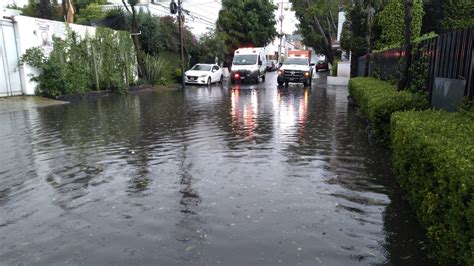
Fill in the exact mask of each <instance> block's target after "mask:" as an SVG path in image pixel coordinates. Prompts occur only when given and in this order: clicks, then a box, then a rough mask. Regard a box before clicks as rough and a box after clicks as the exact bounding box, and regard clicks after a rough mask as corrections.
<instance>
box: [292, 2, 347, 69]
mask: <svg viewBox="0 0 474 266" xmlns="http://www.w3.org/2000/svg"><path fill="white" fill-rule="evenodd" d="M291 3H292V4H293V10H294V11H295V14H296V17H297V18H298V20H299V22H300V24H299V26H298V30H299V31H300V32H301V34H302V35H303V42H304V43H305V44H306V45H307V46H311V47H312V48H313V49H314V50H315V51H316V53H322V54H325V55H326V57H327V59H328V60H329V61H330V62H331V63H332V62H333V59H334V56H333V51H332V42H333V40H334V39H335V38H336V34H337V24H336V22H335V20H334V19H333V18H334V17H336V15H337V12H338V8H339V7H338V3H337V1H329V0H291ZM335 29H336V30H335Z"/></svg>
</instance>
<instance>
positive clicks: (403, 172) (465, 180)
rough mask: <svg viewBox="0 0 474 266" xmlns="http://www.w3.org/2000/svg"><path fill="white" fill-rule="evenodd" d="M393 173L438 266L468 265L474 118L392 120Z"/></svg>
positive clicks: (473, 244)
mask: <svg viewBox="0 0 474 266" xmlns="http://www.w3.org/2000/svg"><path fill="white" fill-rule="evenodd" d="M391 127H392V148H393V167H394V172H395V174H396V176H397V178H398V181H399V183H400V186H401V188H402V190H404V192H405V195H406V197H407V199H408V201H409V202H410V204H411V205H412V207H413V208H414V209H415V211H416V214H417V216H418V219H419V221H420V223H421V224H422V225H423V226H424V227H425V228H426V230H427V234H428V239H429V240H430V242H431V247H432V253H433V255H434V257H435V258H436V259H437V260H438V262H439V263H440V264H442V265H474V137H473V133H474V112H470V113H469V112H464V113H447V112H443V111H422V112H414V111H409V112H400V113H395V114H394V115H393V116H392V121H391Z"/></svg>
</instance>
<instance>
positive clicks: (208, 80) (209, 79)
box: [207, 77, 212, 87]
mask: <svg viewBox="0 0 474 266" xmlns="http://www.w3.org/2000/svg"><path fill="white" fill-rule="evenodd" d="M211 84H212V82H211V78H210V77H209V78H208V79H207V86H208V87H210V86H211Z"/></svg>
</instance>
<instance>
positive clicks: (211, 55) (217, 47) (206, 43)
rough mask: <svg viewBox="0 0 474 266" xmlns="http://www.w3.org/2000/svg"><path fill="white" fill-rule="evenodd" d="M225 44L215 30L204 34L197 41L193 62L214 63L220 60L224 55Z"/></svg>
mask: <svg viewBox="0 0 474 266" xmlns="http://www.w3.org/2000/svg"><path fill="white" fill-rule="evenodd" d="M225 52H226V46H225V43H224V40H223V39H222V37H221V36H220V35H219V34H218V33H216V32H208V33H206V34H204V35H203V36H202V37H201V38H200V39H199V42H198V46H197V49H196V54H195V57H194V58H193V61H195V62H193V63H198V62H201V63H215V60H216V58H217V61H218V62H222V61H223V60H224V57H225Z"/></svg>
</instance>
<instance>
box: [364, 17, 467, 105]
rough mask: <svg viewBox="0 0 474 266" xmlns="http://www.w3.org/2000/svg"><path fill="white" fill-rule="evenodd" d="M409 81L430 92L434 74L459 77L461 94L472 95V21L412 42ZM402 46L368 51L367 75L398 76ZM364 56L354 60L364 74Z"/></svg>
mask: <svg viewBox="0 0 474 266" xmlns="http://www.w3.org/2000/svg"><path fill="white" fill-rule="evenodd" d="M414 47H415V48H414V51H413V54H412V56H413V60H412V62H413V65H412V70H411V71H410V77H409V79H410V84H411V85H413V86H419V87H422V88H423V89H424V90H426V91H427V92H428V93H430V94H431V93H432V92H433V89H434V86H435V79H436V78H445V79H452V80H458V81H462V82H460V84H464V86H465V88H464V96H465V97H468V98H470V99H471V100H473V99H474V82H473V79H474V52H473V50H474V25H473V26H470V27H467V28H464V29H462V30H459V31H455V32H450V33H446V34H442V35H439V36H438V37H435V38H431V39H427V40H424V41H421V42H419V43H415V44H414ZM403 56H404V50H403V49H401V48H395V49H391V50H386V51H383V52H379V53H373V54H371V55H370V63H369V75H370V76H373V77H378V78H381V79H384V80H394V81H395V80H398V78H399V76H400V63H401V60H403ZM366 60H367V56H361V57H359V59H358V62H357V75H358V76H363V75H364V66H365V62H366Z"/></svg>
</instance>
